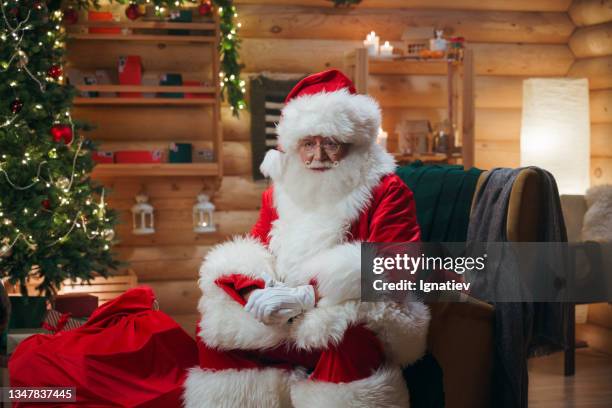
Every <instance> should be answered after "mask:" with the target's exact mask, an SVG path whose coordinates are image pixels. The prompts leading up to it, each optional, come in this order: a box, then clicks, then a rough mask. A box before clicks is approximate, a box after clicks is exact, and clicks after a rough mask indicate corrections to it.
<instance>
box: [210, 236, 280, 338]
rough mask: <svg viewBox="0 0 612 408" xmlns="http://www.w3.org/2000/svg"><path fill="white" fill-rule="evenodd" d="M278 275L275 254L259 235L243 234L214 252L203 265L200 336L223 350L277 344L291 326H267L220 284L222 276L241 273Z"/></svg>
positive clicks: (252, 276)
mask: <svg viewBox="0 0 612 408" xmlns="http://www.w3.org/2000/svg"><path fill="white" fill-rule="evenodd" d="M263 273H266V274H268V275H269V276H270V277H272V278H274V277H275V275H274V269H273V257H272V255H271V254H270V253H269V251H268V250H267V249H266V248H265V247H264V246H263V245H262V244H261V243H260V242H259V241H257V240H256V239H255V238H251V237H240V238H234V239H233V240H232V241H229V242H226V243H224V244H221V245H218V246H217V247H215V248H214V249H213V250H211V251H210V253H209V254H208V256H207V257H206V259H205V260H204V263H203V264H202V267H201V268H200V288H201V289H202V297H201V298H200V302H199V304H198V310H199V312H200V314H201V316H202V318H201V320H200V332H199V333H198V336H200V338H201V339H202V341H204V343H205V344H207V345H208V346H209V347H216V348H219V349H222V350H228V349H236V348H238V349H244V350H259V349H267V348H272V347H275V346H277V345H278V344H280V343H282V342H283V341H284V339H285V338H286V337H287V335H288V330H289V328H288V327H287V326H286V325H283V326H280V325H279V326H266V325H265V324H263V323H261V322H260V321H258V320H257V319H255V318H254V317H253V316H252V315H251V314H250V313H249V312H247V311H246V310H244V307H243V306H242V305H241V304H240V303H238V302H237V301H236V300H234V299H233V298H232V297H231V296H229V295H228V294H227V293H226V292H225V291H224V290H223V289H222V288H220V287H219V286H218V285H217V284H216V282H215V281H216V280H217V279H218V278H220V277H222V276H226V275H232V274H240V275H244V276H247V277H250V278H262V274H263Z"/></svg>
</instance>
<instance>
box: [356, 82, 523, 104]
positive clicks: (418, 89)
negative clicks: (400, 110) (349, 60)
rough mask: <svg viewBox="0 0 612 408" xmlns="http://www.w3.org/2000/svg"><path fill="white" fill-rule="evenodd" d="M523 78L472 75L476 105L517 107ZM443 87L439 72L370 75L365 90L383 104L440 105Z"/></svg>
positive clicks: (444, 92) (443, 100)
mask: <svg viewBox="0 0 612 408" xmlns="http://www.w3.org/2000/svg"><path fill="white" fill-rule="evenodd" d="M523 79H524V78H523V77H501V76H500V77H492V76H479V77H476V80H475V92H476V100H475V103H476V107H477V108H520V107H521V106H522V102H523V100H522V93H523ZM446 88H447V87H446V77H444V76H439V75H410V76H403V75H371V76H370V81H369V84H368V93H369V94H370V95H372V96H373V97H374V98H375V99H376V100H378V101H379V102H380V104H381V105H382V106H383V107H384V108H387V107H405V108H443V107H446V106H447V101H446V97H447V89H446Z"/></svg>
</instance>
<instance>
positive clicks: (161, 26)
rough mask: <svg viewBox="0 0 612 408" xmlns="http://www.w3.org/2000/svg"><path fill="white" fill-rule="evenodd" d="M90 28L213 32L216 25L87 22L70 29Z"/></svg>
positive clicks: (212, 23)
mask: <svg viewBox="0 0 612 408" xmlns="http://www.w3.org/2000/svg"><path fill="white" fill-rule="evenodd" d="M90 27H106V28H145V29H156V30H210V31H214V30H215V29H216V25H215V23H214V22H210V23H177V22H166V21H87V22H85V23H82V24H74V25H73V26H71V29H72V28H74V31H77V30H78V29H87V28H90Z"/></svg>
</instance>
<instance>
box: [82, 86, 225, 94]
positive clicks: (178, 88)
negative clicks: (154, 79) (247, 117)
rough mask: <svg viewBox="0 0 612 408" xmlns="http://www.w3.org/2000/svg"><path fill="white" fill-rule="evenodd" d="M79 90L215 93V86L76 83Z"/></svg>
mask: <svg viewBox="0 0 612 408" xmlns="http://www.w3.org/2000/svg"><path fill="white" fill-rule="evenodd" d="M76 87H77V89H78V90H79V91H87V92H92V91H94V92H96V91H97V92H160V93H176V92H184V93H197V94H214V93H215V92H216V91H217V89H216V88H215V87H213V86H163V85H76Z"/></svg>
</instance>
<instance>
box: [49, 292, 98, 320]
mask: <svg viewBox="0 0 612 408" xmlns="http://www.w3.org/2000/svg"><path fill="white" fill-rule="evenodd" d="M97 307H98V297H97V296H94V295H90V294H89V293H69V294H66V295H58V296H56V297H55V307H54V309H55V310H56V311H58V312H59V313H70V314H71V316H72V317H77V318H80V317H88V316H91V314H92V313H93V311H94V310H96V308H97Z"/></svg>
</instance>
